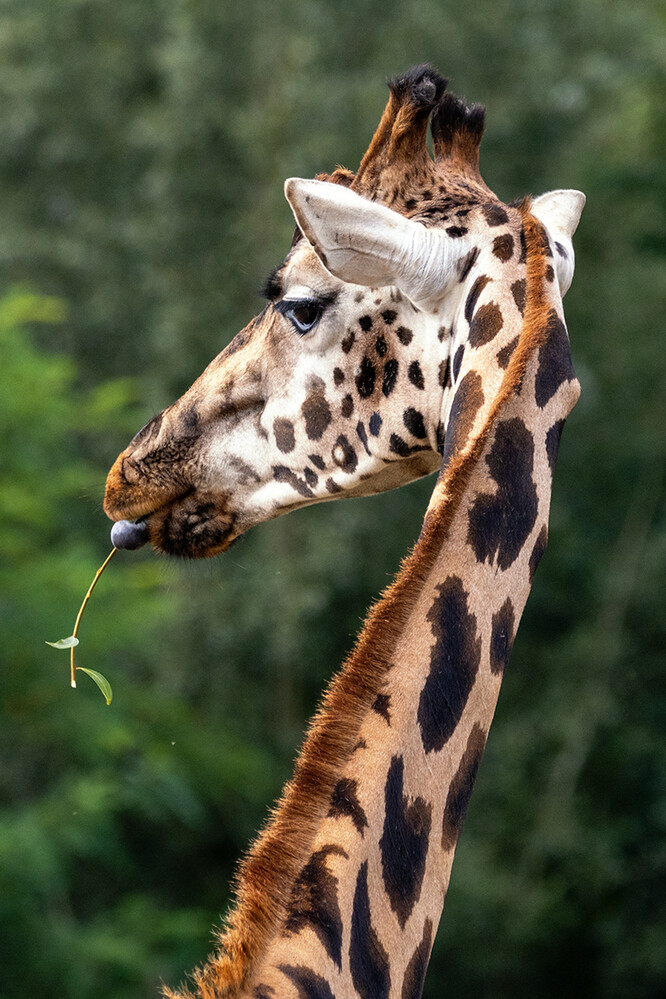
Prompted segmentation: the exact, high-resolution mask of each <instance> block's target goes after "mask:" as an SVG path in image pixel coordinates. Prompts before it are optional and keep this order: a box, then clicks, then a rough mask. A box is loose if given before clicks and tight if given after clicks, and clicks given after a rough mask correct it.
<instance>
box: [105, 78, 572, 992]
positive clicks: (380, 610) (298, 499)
mask: <svg viewBox="0 0 666 999" xmlns="http://www.w3.org/2000/svg"><path fill="white" fill-rule="evenodd" d="M483 123H484V112H483V108H481V107H480V106H479V105H471V106H468V105H466V104H465V103H464V102H463V101H461V100H460V99H459V98H457V97H455V96H454V95H450V94H447V93H446V81H445V80H443V78H442V77H440V76H439V75H438V74H437V73H436V72H435V71H434V70H433V69H432V67H430V66H418V67H415V68H414V69H413V70H410V71H409V72H408V73H406V74H405V75H404V76H402V77H400V78H399V79H397V80H395V81H393V82H392V83H391V84H390V97H389V101H388V104H387V106H386V109H385V111H384V114H383V116H382V119H381V121H380V123H379V126H378V128H377V130H376V132H375V135H374V137H373V139H372V141H371V143H370V146H369V147H368V150H367V152H366V154H365V156H364V157H363V160H362V162H361V165H360V167H359V169H358V171H357V172H356V173H352V172H351V171H348V170H344V169H342V168H338V169H337V170H335V171H334V172H333V173H332V174H331V175H323V176H320V177H318V178H317V179H315V180H302V179H296V178H292V179H291V180H289V181H287V183H286V185H285V194H286V197H287V199H288V201H289V203H290V205H291V208H292V210H293V212H294V215H295V217H296V221H297V230H296V234H295V237H294V241H293V243H292V247H291V249H290V251H289V253H288V254H287V256H286V258H285V259H284V261H283V262H282V264H281V265H280V266H279V267H278V268H276V270H275V271H274V272H273V274H272V275H271V276H270V278H269V280H268V282H267V284H266V298H267V299H268V304H267V305H266V307H265V308H264V310H263V312H262V313H261V314H260V315H259V316H258V317H257V318H256V319H254V320H253V321H252V322H251V323H250V324H249V326H247V327H246V328H245V329H244V330H242V331H241V332H240V333H239V334H238V335H237V336H236V337H235V338H234V340H232V341H231V343H230V344H229V346H228V347H227V348H226V349H225V350H224V351H223V352H222V353H221V354H220V355H219V357H217V358H216V359H215V360H214V361H213V362H212V363H211V364H210V365H209V366H208V368H206V370H205V371H204V372H203V374H202V375H201V376H200V377H199V378H198V379H197V380H196V381H195V382H194V384H193V385H192V387H191V388H190V389H189V390H188V391H187V392H186V393H185V394H184V395H183V396H182V398H181V399H179V400H178V401H177V402H176V403H174V404H173V405H172V406H170V407H169V408H168V409H166V410H164V412H163V413H161V414H159V415H158V416H157V417H155V418H154V419H153V420H151V421H150V423H148V424H147V425H146V427H144V428H143V430H141V431H140V432H139V433H138V434H137V436H136V437H135V438H134V440H133V441H132V442H131V443H130V444H129V446H128V447H127V448H126V449H125V451H123V452H122V454H121V455H120V456H119V457H118V459H117V460H116V462H115V464H114V466H113V468H112V469H111V471H110V473H109V477H108V481H107V489H106V496H105V510H106V512H107V513H108V515H109V516H110V517H111V519H112V520H114V521H115V522H116V523H115V526H114V528H113V531H114V536H115V537H116V539H117V541H118V542H119V543H120V544H124V543H126V547H136V546H138V544H139V543H141V542H142V541H143V540H149V541H150V542H151V544H152V545H153V547H154V548H155V549H156V550H158V551H162V552H165V553H167V554H175V555H183V556H188V557H194V558H197V557H205V556H210V555H215V554H218V553H220V552H223V551H224V550H225V549H227V548H228V547H229V545H230V544H231V543H232V542H233V541H234V539H235V538H237V537H238V536H239V535H241V534H242V533H244V532H245V531H247V530H248V529H249V528H251V527H252V526H253V525H255V524H257V523H260V522H261V521H265V520H268V519H271V518H273V517H277V516H279V515H281V514H283V513H287V512H289V511H291V510H295V509H296V508H298V507H300V506H304V505H307V504H311V503H316V502H321V501H328V500H335V499H339V498H343V497H345V496H364V495H370V494H372V493H376V492H380V491H383V490H386V489H392V488H394V487H396V486H399V485H402V484H403V483H405V482H408V481H410V480H412V479H415V478H418V477H420V476H423V475H427V474H429V473H431V472H434V471H436V470H439V475H438V477H437V480H436V482H435V484H434V488H433V493H432V497H431V500H430V503H429V506H428V510H427V511H426V515H425V519H424V524H423V529H422V531H421V534H420V536H419V539H418V540H417V542H416V544H415V546H414V549H413V551H412V552H411V553H410V554H409V555H408V557H407V558H406V559H405V561H404V563H403V566H402V568H401V570H400V572H399V574H398V576H397V577H396V580H395V581H394V583H393V584H392V586H391V587H389V589H388V590H387V591H386V593H385V594H384V595H383V597H382V599H381V600H380V601H379V602H378V603H377V604H376V605H375V606H374V607H373V608H372V610H371V611H370V613H369V615H368V618H367V620H366V623H365V625H364V627H363V629H362V631H361V633H360V635H359V637H358V640H357V643H356V646H355V648H354V650H353V651H352V653H351V654H350V656H349V658H348V659H347V661H346V662H345V664H344V666H343V669H342V671H341V672H340V673H339V674H338V675H337V677H336V678H335V679H334V680H333V682H332V683H331V686H330V687H329V689H328V691H327V693H326V694H325V696H324V699H323V702H322V705H321V708H320V710H319V712H318V714H317V715H316V717H315V719H314V721H313V723H312V725H311V727H310V729H309V732H308V735H307V738H306V740H305V743H304V745H303V748H302V751H301V754H300V756H299V758H298V761H297V763H296V768H295V773H294V778H293V780H292V781H291V782H290V783H289V784H288V785H287V786H286V788H285V790H284V792H283V795H282V798H281V800H280V802H279V804H278V806H277V808H276V809H275V810H274V812H273V815H272V818H271V821H270V822H269V824H268V825H267V827H266V828H265V830H264V832H263V833H262V834H261V835H260V836H259V838H258V839H257V841H256V842H255V843H254V845H253V846H252V847H251V849H250V850H249V852H248V854H247V855H246V857H245V859H244V861H243V863H242V866H241V871H240V877H239V882H238V897H237V903H236V905H235V907H234V908H233V909H232V911H231V913H230V915H229V916H228V921H227V927H226V929H225V930H224V932H223V933H222V934H220V937H219V941H218V948H217V950H216V952H215V953H214V954H213V955H212V956H211V958H210V960H209V961H208V963H207V964H206V965H205V966H204V967H203V968H202V969H200V971H198V972H197V973H196V974H195V976H194V979H193V982H194V984H193V986H192V987H193V989H194V992H195V994H196V995H197V996H198V997H200V999H223V997H224V999H240V997H244V999H269V997H270V999H303V997H306V999H307V997H318V999H347V997H350V996H354V997H360V999H418V997H419V996H420V994H421V990H422V987H423V980H424V976H425V971H426V967H427V963H428V958H429V954H430V949H431V946H432V942H433V939H434V932H435V929H436V927H437V924H438V922H439V918H440V915H441V910H442V905H443V900H444V897H445V894H446V890H447V887H448V882H449V876H450V870H451V864H452V861H453V853H454V850H455V846H456V843H457V840H458V836H459V833H460V829H461V827H462V823H463V821H464V817H465V812H466V808H467V802H468V799H469V795H470V793H471V789H472V786H473V783H474V778H475V776H476V773H477V770H478V766H479V762H480V759H481V755H482V753H483V748H484V745H485V740H486V736H487V733H488V728H489V726H490V723H491V720H492V716H493V712H494V707H495V703H496V699H497V695H498V692H499V686H500V683H501V679H502V674H503V671H504V668H505V666H506V662H507V660H508V657H509V655H510V652H511V647H512V645H513V641H514V638H515V633H516V629H517V627H518V622H519V620H520V615H521V613H522V609H523V606H524V604H525V601H526V599H527V595H528V592H529V589H530V585H531V582H532V579H533V576H534V572H535V571H536V567H537V565H538V562H539V560H540V558H541V556H542V555H543V552H544V550H545V547H546V543H547V536H548V531H547V521H548V511H549V503H550V491H551V480H552V473H553V469H554V465H555V460H556V457H557V451H558V447H559V441H560V435H561V431H562V427H563V424H564V420H565V418H566V416H567V414H568V413H569V411H570V410H571V408H572V406H573V405H574V404H575V402H576V399H577V398H578V393H579V386H578V382H577V381H576V378H575V374H574V371H573V367H572V364H571V357H570V350H569V340H568V335H567V331H566V327H565V324H564V317H563V311H562V296H563V295H564V293H565V292H566V290H567V289H568V287H569V284H570V283H571V278H572V275H573V262H574V257H573V246H572V242H571V240H572V236H573V233H574V230H575V228H576V225H577V223H578V219H579V216H580V212H581V210H582V207H583V204H584V200H585V199H584V196H583V195H582V194H581V193H580V192H577V191H554V192H550V193H549V194H546V195H542V196H541V197H539V198H537V199H535V200H532V199H531V198H525V199H523V200H522V201H520V202H518V203H514V204H511V205H507V204H504V203H502V202H501V201H500V200H499V199H498V198H497V197H496V196H495V195H494V194H493V193H492V191H491V190H490V189H489V188H488V187H487V185H486V184H485V182H484V181H483V179H482V177H481V175H480V173H479V146H480V141H481V135H482V132H483ZM428 126H430V129H431V134H432V145H433V153H434V156H431V155H430V153H429V152H428V148H427V144H426V133H427V129H428ZM191 994H192V993H191V992H189V991H188V990H185V991H182V992H179V993H172V992H169V991H168V990H167V995H169V996H172V997H174V996H176V995H178V996H180V997H185V996H190V995H191Z"/></svg>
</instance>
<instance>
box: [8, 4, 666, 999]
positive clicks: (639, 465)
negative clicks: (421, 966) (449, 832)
mask: <svg viewBox="0 0 666 999" xmlns="http://www.w3.org/2000/svg"><path fill="white" fill-rule="evenodd" d="M665 27H666V13H665V8H664V6H663V4H662V3H660V2H657V0H641V2H640V3H636V2H634V0H630V2H624V0H616V2H613V3H609V2H608V0H476V2H475V3H469V2H468V0H414V2H407V0H400V2H398V0H354V2H350V0H341V2H337V3H332V2H329V3H325V2H322V0H271V2H261V0H246V2H245V3H237V2H233V3H232V2H230V0H58V2H57V3H54V2H53V0H4V2H3V3H2V5H1V7H0V206H1V207H0V219H1V224H0V381H1V388H0V427H1V430H2V442H3V446H2V458H1V461H2V464H1V466H0V514H1V516H0V559H1V563H0V587H1V588H0V629H1V631H0V636H1V647H2V659H3V668H2V672H1V675H0V690H1V697H2V723H1V728H0V752H1V754H2V763H1V766H0V996H1V997H2V999H53V997H54V996H58V999H93V997H94V999H130V997H131V999H143V997H146V999H147V997H152V996H155V995H156V992H157V989H158V987H159V982H160V980H164V981H167V982H169V983H171V984H176V983H177V982H178V981H180V980H181V979H182V978H183V976H184V974H185V973H186V972H187V971H188V970H190V969H191V968H192V967H193V966H194V965H195V964H196V963H198V962H200V961H201V960H203V958H204V957H205V956H206V954H207V952H208V950H209V946H210V939H211V937H210V933H211V926H212V925H213V924H214V923H218V924H219V920H220V913H221V912H223V910H224V908H225V905H226V902H227V897H228V882H229V879H230V877H231V875H232V871H233V866H234V862H235V860H236V858H237V857H238V856H239V854H240V853H241V851H242V850H243V848H244V846H245V845H246V844H247V842H248V840H249V839H250V838H251V836H252V835H253V833H254V831H255V830H256V829H257V828H258V827H259V825H260V824H261V822H262V821H263V819H264V817H265V815H266V810H267V806H268V803H269V802H270V801H272V800H273V798H274V797H275V796H276V795H277V793H278V791H279V789H280V787H281V784H282V782H283V781H284V779H285V778H286V777H287V775H288V774H289V773H290V770H291V765H292V760H293V757H294V754H295V752H296V749H297V747H298V745H299V743H300V739H301V734H302V731H303V729H304V725H305V721H306V719H307V717H308V716H309V714H310V713H311V711H312V710H313V707H314V705H315V703H316V700H317V697H318V693H319V691H320V689H321V687H322V685H323V683H324V682H325V680H326V678H328V677H329V676H330V674H331V673H332V671H333V670H334V668H335V667H337V665H338V663H339V662H340V660H341V658H342V657H343V655H344V654H345V652H346V651H347V650H348V649H349V648H350V646H351V643H352V636H353V635H354V633H355V632H356V630H357V627H358V625H359V622H360V620H361V619H362V617H363V614H364V611H365V608H366V607H367V605H368V604H369V602H370V601H371V599H372V598H373V597H375V596H376V595H377V594H378V593H379V592H380V591H381V589H382V588H383V587H384V586H385V584H386V583H387V582H388V581H389V579H390V578H391V576H392V574H393V572H394V570H395V569H396V567H397V565H398V562H399V559H400V556H401V555H402V554H404V553H405V552H406V551H407V549H408V547H409V545H410V544H411V542H412V541H413V539H414V538H415V537H416V535H417V533H418V530H419V525H420V518H421V516H422V513H423V510H424V508H425V505H426V502H427V498H428V494H429V490H430V489H431V487H432V482H431V481H425V482H421V483H418V484H416V485H414V486H412V487H409V488H407V489H403V490H401V491H400V492H397V493H394V494H389V495H385V496H381V497H378V498H375V499H372V500H361V501H347V502H345V503H339V504H332V505H328V504H327V505H325V506H322V507H314V508H312V509H309V510H305V511H302V512H300V513H298V514H297V515H296V516H293V517H287V518H284V519H282V520H281V521H277V522H274V523H271V524H268V525H265V526H263V527H260V528H257V529H255V530H254V531H253V532H251V534H250V535H249V536H247V537H246V538H245V539H243V540H241V541H240V542H239V543H238V544H237V545H236V546H235V547H234V548H233V550H232V551H231V552H230V553H229V554H227V555H225V556H223V557H221V558H219V559H216V560H214V561H212V562H210V563H205V564H203V563H202V564H192V565H189V564H176V563H172V562H168V561H167V560H166V559H162V558H158V557H156V556H154V555H153V554H151V553H145V552H141V553H137V554H130V553H121V554H120V555H119V556H118V557H117V558H116V559H115V560H114V562H113V563H112V565H111V566H110V568H109V570H108V572H107V573H106V574H105V576H104V577H103V578H102V581H101V583H100V586H99V588H98V590H97V592H96V594H95V597H94V599H93V601H92V602H91V604H90V607H89V609H88V611H87V613H86V617H84V620H83V626H82V630H81V633H80V637H81V640H82V643H81V647H80V652H79V657H78V658H79V662H80V664H81V665H84V666H88V667H92V668H94V669H98V670H101V671H102V672H103V673H104V674H105V675H106V676H107V677H108V678H109V680H110V681H111V683H112V685H113V688H114V695H115V696H114V701H113V704H112V706H111V707H106V706H105V704H104V700H103V698H102V696H101V695H100V693H99V691H97V689H96V688H95V687H94V685H93V684H92V682H90V681H88V679H87V678H85V677H83V678H82V679H81V681H80V683H79V688H78V690H77V691H71V690H70V689H69V686H68V664H67V656H66V654H65V653H62V652H56V651H54V650H52V649H49V648H47V646H45V645H44V640H45V639H55V638H58V637H61V636H63V635H67V634H69V633H70V632H71V628H72V624H73V620H74V616H75V614H76V611H77V609H78V606H79V603H80V600H81V598H82V596H83V594H84V592H85V590H86V588H87V586H88V583H89V582H90V580H91V578H92V576H93V573H94V571H95V569H96V568H97V566H98V565H99V564H100V562H101V561H102V559H103V558H104V556H105V555H106V553H107V552H108V550H109V547H110V545H109V540H108V530H109V525H108V522H107V521H106V519H105V517H104V515H103V513H102V510H101V498H102V492H103V485H104V479H105V475H106V471H107V468H108V467H109V466H110V464H111V462H112V460H113V459H114V457H115V456H116V454H117V453H118V452H119V451H120V450H121V449H122V448H123V447H124V446H125V444H126V442H127V440H128V439H129V438H130V437H131V436H132V435H133V434H134V432H135V431H136V430H137V429H138V428H139V427H140V426H141V425H142V424H143V423H145V422H146V420H147V419H149V418H150V417H151V416H152V415H154V414H155V413H156V412H158V411H159V410H160V409H161V408H162V407H163V406H165V405H166V404H168V403H170V402H171V401H173V400H174V399H175V398H176V397H177V396H178V395H179V394H180V393H181V392H182V391H183V390H184V389H185V388H186V387H187V386H188V385H189V384H190V382H191V381H193V380H194V378H195V377H196V376H197V375H198V374H199V372H200V371H201V370H202V369H203V367H204V366H205V365H206V363H207V362H208V361H209V360H210V359H211V358H212V357H213V356H214V355H215V354H216V353H217V352H218V351H219V350H220V349H221V348H222V347H223V346H224V345H225V344H226V343H227V342H228V340H229V339H230V338H231V337H232V335H233V334H234V333H235V332H236V331H237V330H238V329H239V328H240V327H241V326H243V325H244V324H245V323H246V322H247V321H248V319H249V318H250V317H251V316H252V315H253V314H255V313H256V312H258V311H259V309H260V308H261V307H262V305H261V302H260V299H259V297H258V294H257V289H258V288H260V287H261V285H262V283H263V280H264V278H265V276H266V274H267V272H268V271H269V270H270V269H271V268H272V267H273V266H274V265H275V264H276V263H277V262H278V261H279V260H280V259H281V257H282V255H283V254H284V252H285V251H286V250H287V248H288V246H289V242H290V238H291V233H292V230H293V220H292V217H291V213H290V211H289V209H288V206H287V205H286V202H284V200H283V196H282V184H283V180H284V178H285V177H287V176H290V175H299V176H306V177H307V176H312V175H314V173H315V172H317V171H320V170H328V169H331V168H332V167H334V166H335V165H336V164H337V163H343V164H344V165H346V166H349V167H352V168H354V167H356V166H357V165H358V163H359V160H360V158H361V156H362V154H363V152H364V150H365V148H366V145H367V143H368V141H369V139H370V137H371V135H372V132H373V130H374V128H375V125H376V124H377V121H378V119H379V116H380V113H381V110H382V107H383V105H384V102H385V100H386V95H387V91H386V88H385V85H384V81H385V79H386V78H387V77H388V76H391V75H394V74H396V73H399V72H401V71H403V70H404V69H406V68H408V67H409V66H410V65H412V64H414V63H417V62H422V61H426V60H429V61H431V62H433V63H434V64H435V65H436V66H437V67H438V68H439V69H440V71H441V72H442V73H443V74H444V75H447V76H449V77H450V79H451V83H450V89H451V90H454V91H455V92H457V93H460V94H462V95H465V96H466V97H468V98H469V99H470V100H475V101H481V102H483V103H485V104H486V105H487V122H488V124H487V132H486V137H485V140H484V146H483V152H482V169H483V172H484V176H485V179H486V181H487V182H488V183H489V185H490V186H491V187H492V188H493V189H494V190H495V191H496V192H497V193H498V194H499V196H500V197H502V198H503V199H505V200H510V199H512V198H514V197H516V196H520V195H523V194H525V193H528V192H531V193H534V194H538V193H541V192H542V191H545V190H548V189H550V188H554V187H577V188H580V189H582V190H584V191H585V192H586V193H587V195H588V204H587V208H586V210H585V212H584V214H583V219H582V222H581V225H580V228H579V231H578V234H577V236H576V240H575V244H576V249H577V254H578V260H577V273H576V277H575V279H574V284H573V287H572V289H571V291H570V292H569V294H568V296H567V300H566V312H567V319H568V324H569V328H570V333H571V338H572V344H573V353H574V359H575V362H576V366H577V370H578V373H579V377H580V380H581V382H582V388H583V395H582V399H581V402H580V403H579V405H578V407H577V408H576V410H575V411H574V413H573V415H572V417H571V418H570V420H569V423H568V426H567V430H566V433H565V435H564V441H563V446H562V451H561V457H560V463H559V467H558V474H557V476H556V481H555V492H554V498H553V511H552V519H551V542H550V546H549V549H548V553H547V556H546V558H545V559H544V561H543V563H542V567H541V568H540V570H539V573H538V576H537V579H536V583H535V587H534V590H533V593H532V596H531V599H530V602H529V603H528V607H527V611H526V614H525V617H524V619H523V623H522V627H521V631H520V634H519V638H518V641H517V643H516V646H515V650H514V654H513V659H512V663H511V667H510V669H509V670H508V672H507V676H506V679H505V682H504V688H503V693H502V696H501V698H500V703H499V708H498V713H497V716H496V721H495V724H494V727H493V730H492V732H491V736H490V741H489V745H488V749H487V752H486V756H485V760H484V764H483V767H482V769H481V774H480V777H479V780H478V784H477V790H476V793H475V796H474V797H473V799H472V803H471V806H470V810H469V815H468V821H467V824H466V828H465V831H464V834H463V837H462V841H461V845H460V848H459V851H458V856H457V860H456V864H455V866H454V871H453V880H452V885H451V889H450V892H449V896H448V899H447V903H446V907H445V913H444V919H443V923H442V927H441V929H440V933H439V936H438V939H437V944H436V947H435V952H434V955H433V958H432V963H431V967H430V972H429V976H428V979H427V984H426V990H425V996H426V997H427V999H439V997H440V996H442V995H446V996H458V997H463V996H471V995H474V996H475V997H477V999H484V997H488V999H490V997H493V999H509V997H511V999H520V997H528V996H529V997H534V996H540V997H546V999H550V997H552V999H555V997H557V999H561V997H562V996H563V995H567V996H585V997H587V999H595V997H599V999H602V997H603V999H648V997H650V999H652V997H655V999H656V997H661V996H662V995H663V994H664V989H665V987H666V986H665V983H666V916H665V912H664V900H665V898H666V878H665V874H666V835H665V833H666V779H665V773H666V741H665V739H664V731H665V727H666V725H665V723H666V691H665V689H664V662H663V653H664V647H665V644H666V643H665V641H664V638H665V635H664V631H665V628H666V614H665V613H664V606H663V595H664V591H665V584H666V569H665V566H666V558H665V554H666V552H665V549H666V543H665V531H664V503H663V500H664V438H665V434H664V427H665V425H666V419H665V417H666V413H665V412H664V405H663V396H664V389H663V385H664V365H663V357H664V346H663V332H664V306H665V304H666V303H665V292H666V282H665V278H664V275H665V269H664V250H665V246H664V230H665V227H664V211H665V205H666V181H665V173H664V157H663V152H664V149H663V147H664V136H665V135H666V129H665V127H664V124H665V122H664V101H665V97H666V93H665V87H664V81H665V62H666V60H665V52H666V46H665V44H664V42H665V31H664V29H665Z"/></svg>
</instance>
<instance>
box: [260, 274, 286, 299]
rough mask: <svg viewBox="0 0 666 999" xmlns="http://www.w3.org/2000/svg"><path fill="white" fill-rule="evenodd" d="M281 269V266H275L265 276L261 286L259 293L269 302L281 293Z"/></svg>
mask: <svg viewBox="0 0 666 999" xmlns="http://www.w3.org/2000/svg"><path fill="white" fill-rule="evenodd" d="M281 270H282V267H281V266H280V267H275V268H274V269H273V270H272V271H271V272H270V274H269V275H268V277H267V278H266V282H265V284H264V287H263V288H262V291H261V293H262V295H263V296H264V298H267V299H268V301H269V302H274V301H275V299H276V298H279V297H280V295H281V294H282V281H281V280H280V278H279V274H280V271H281Z"/></svg>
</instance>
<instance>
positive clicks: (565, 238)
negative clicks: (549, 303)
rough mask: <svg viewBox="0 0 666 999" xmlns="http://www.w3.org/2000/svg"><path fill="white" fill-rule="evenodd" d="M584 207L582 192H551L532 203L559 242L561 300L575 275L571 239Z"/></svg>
mask: <svg viewBox="0 0 666 999" xmlns="http://www.w3.org/2000/svg"><path fill="white" fill-rule="evenodd" d="M584 207H585V195H584V194H583V192H582V191H549V192H548V193H547V194H542V195H541V196H540V197H538V198H535V199H534V201H533V202H532V209H531V211H532V214H533V215H535V216H536V218H538V219H539V221H540V222H543V224H544V225H545V227H546V229H547V230H548V233H549V235H550V236H552V238H553V240H554V241H555V243H556V246H555V273H556V274H557V280H558V283H559V286H560V293H561V294H562V297H564V296H565V294H566V293H567V291H568V290H569V286H570V285H571V282H572V280H573V272H574V260H575V258H574V250H573V243H572V237H573V234H574V233H575V231H576V227H577V226H578V222H579V220H580V216H581V213H582V211H583V208H584Z"/></svg>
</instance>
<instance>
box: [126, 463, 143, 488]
mask: <svg viewBox="0 0 666 999" xmlns="http://www.w3.org/2000/svg"><path fill="white" fill-rule="evenodd" d="M122 472H123V478H124V480H125V482H126V483H127V484H128V485H130V486H134V485H136V483H137V482H138V481H139V479H140V478H141V473H140V472H139V467H138V465H137V463H136V461H135V460H134V459H133V458H129V457H127V458H123V465H122Z"/></svg>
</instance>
